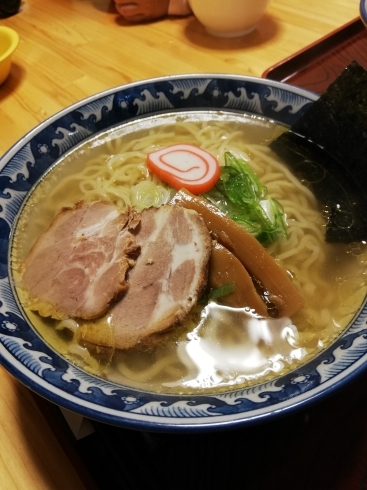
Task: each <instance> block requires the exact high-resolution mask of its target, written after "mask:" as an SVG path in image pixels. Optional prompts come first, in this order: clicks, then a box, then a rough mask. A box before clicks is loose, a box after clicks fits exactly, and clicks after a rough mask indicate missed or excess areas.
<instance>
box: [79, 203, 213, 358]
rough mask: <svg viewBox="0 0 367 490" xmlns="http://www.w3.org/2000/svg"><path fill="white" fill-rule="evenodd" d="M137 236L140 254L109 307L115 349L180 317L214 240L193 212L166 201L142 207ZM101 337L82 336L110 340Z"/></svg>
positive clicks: (198, 288) (201, 284)
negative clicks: (122, 292) (122, 289)
mask: <svg viewBox="0 0 367 490" xmlns="http://www.w3.org/2000/svg"><path fill="white" fill-rule="evenodd" d="M136 239H137V244H138V245H139V246H140V249H141V253H140V255H139V257H138V258H137V260H136V264H135V267H134V268H133V269H131V270H130V271H129V274H128V283H129V289H128V291H127V293H126V294H125V295H124V297H123V298H122V299H121V300H120V301H118V302H117V303H116V304H115V305H114V306H113V307H112V309H111V311H110V313H111V316H110V318H111V320H110V325H111V326H112V333H113V338H114V346H115V348H117V349H128V348H131V347H133V346H134V345H136V344H138V343H139V342H141V341H144V342H145V341H146V340H147V339H148V337H149V336H150V335H152V334H155V333H159V332H162V331H164V330H166V329H168V328H169V327H171V326H173V325H174V324H176V323H178V322H180V321H181V320H183V318H184V317H185V316H186V315H187V314H188V313H189V312H190V310H191V309H192V308H193V306H195V304H196V302H197V300H198V297H199V295H200V293H201V292H202V291H203V289H204V288H205V286H206V282H207V265H208V261H209V258H210V253H211V247H212V241H211V237H210V235H209V232H208V229H207V227H206V225H205V223H204V221H203V220H202V218H201V217H200V216H199V214H198V213H196V212H195V211H191V210H187V209H185V208H181V207H179V206H169V205H167V206H162V207H160V208H158V209H157V208H150V209H148V210H144V211H143V212H142V213H141V222H140V225H139V229H138V231H137V235H136ZM90 333H92V330H90ZM102 337H103V334H102V332H101V331H99V332H98V341H97V334H96V337H95V339H93V334H92V335H90V336H89V335H88V334H87V335H86V336H84V340H85V341H87V342H90V343H100V344H104V345H108V339H109V338H110V332H106V342H103V339H102ZM148 342H149V339H148Z"/></svg>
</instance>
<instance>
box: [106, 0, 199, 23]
mask: <svg viewBox="0 0 367 490" xmlns="http://www.w3.org/2000/svg"><path fill="white" fill-rule="evenodd" d="M114 2H115V5H116V10H117V12H118V13H119V14H120V15H122V17H124V19H126V20H128V21H129V22H144V21H147V20H154V19H159V18H161V17H164V16H166V15H167V14H168V15H188V14H190V13H191V9H190V7H189V5H188V0H114Z"/></svg>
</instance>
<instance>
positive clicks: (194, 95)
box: [0, 75, 367, 431]
mask: <svg viewBox="0 0 367 490" xmlns="http://www.w3.org/2000/svg"><path fill="white" fill-rule="evenodd" d="M316 98H317V96H316V95H314V94H312V93H310V92H307V91H305V90H302V89H299V88H295V87H291V86H287V85H285V84H281V83H278V82H272V81H268V80H262V79H255V78H250V77H242V76H231V75H194V76H190V75H183V76H172V77H165V78H159V79H154V80H147V81H143V82H138V83H133V84H130V85H126V86H122V87H118V88H115V89H111V90H108V91H106V92H104V93H101V94H98V95H95V96H93V97H90V98H88V99H86V100H83V101H81V102H79V103H77V104H74V105H73V106H71V107H69V108H67V109H65V110H63V111H61V112H60V113H58V114H56V115H55V116H53V117H51V118H50V119H48V120H47V121H45V122H44V123H42V124H40V125H39V126H38V127H37V128H35V129H34V130H33V131H31V132H30V133H29V134H28V135H26V136H25V137H24V138H22V139H21V140H20V141H19V142H18V143H17V144H16V145H15V146H14V147H13V148H11V149H10V150H9V151H8V152H7V154H6V155H4V157H3V158H2V159H1V166H0V168H1V170H0V205H1V207H0V254H1V258H0V301H1V306H0V361H1V363H2V364H3V366H4V367H5V368H6V369H7V370H8V371H9V372H10V373H12V374H13V375H14V376H15V377H16V378H18V379H19V380H20V381H21V382H23V383H24V384H25V385H26V386H28V387H29V388H30V389H32V390H34V391H35V392H36V393H38V394H40V395H42V396H43V397H45V398H46V399H48V400H50V401H52V402H54V403H56V404H58V405H60V406H62V407H65V408H67V409H69V410H72V411H74V412H77V413H79V414H82V415H84V416H86V417H90V418H92V419H97V420H99V421H102V422H106V423H111V424H115V425H119V426H124V427H130V428H136V429H144V430H168V431H186V430H209V429H210V430H211V429H215V428H225V427H233V426H236V425H240V424H244V423H249V422H251V421H256V420H262V419H269V418H272V417H275V416H277V415H278V414H280V413H286V412H289V411H291V410H293V409H295V408H296V407H301V406H305V405H306V404H309V403H311V402H313V401H314V400H316V399H320V398H322V397H324V396H325V395H327V394H330V393H332V392H334V390H336V389H337V388H338V387H340V386H342V385H343V384H345V383H347V382H349V381H350V380H351V379H352V378H354V377H355V376H356V375H357V374H358V373H359V372H361V371H362V370H364V369H365V368H366V366H367V322H366V318H367V307H366V306H365V307H364V308H363V310H362V311H360V313H359V314H358V315H357V317H356V318H355V320H354V321H353V322H352V324H351V325H350V326H349V328H348V329H347V330H346V331H345V332H344V333H343V335H342V336H341V337H339V338H338V339H337V340H336V341H335V342H334V344H333V345H331V347H329V348H328V349H327V350H325V351H323V352H322V353H320V354H319V355H318V357H316V358H315V359H314V360H313V361H312V362H309V363H308V364H305V365H304V366H302V367H300V368H298V369H297V370H296V371H293V372H291V373H290V374H287V375H285V376H283V377H280V378H277V379H275V380H274V381H271V382H267V383H264V384H259V385H257V386H254V387H251V388H248V389H239V390H237V391H230V392H228V393H222V394H218V395H209V396H208V395H203V396H199V395H198V396H189V395H185V396H177V395H165V394H154V393H149V392H143V391H138V390H134V389H128V388H124V387H122V386H121V385H117V384H114V383H112V382H108V381H105V380H103V379H101V378H97V377H94V376H92V375H89V374H87V373H86V372H84V371H82V370H81V369H79V368H77V367H76V366H75V365H73V364H70V363H68V362H67V361H66V360H65V359H64V358H62V357H61V356H60V355H58V354H57V353H56V352H54V351H53V350H52V349H51V348H50V347H49V346H48V345H46V344H45V343H44V341H43V340H42V339H41V338H40V337H39V336H38V335H37V333H36V332H35V330H34V329H33V328H32V327H31V325H30V324H29V323H27V320H26V319H25V316H24V315H23V314H22V310H21V309H20V306H19V304H18V303H17V300H16V297H15V295H14V292H13V289H12V281H11V277H10V274H11V273H10V270H9V267H8V264H9V248H10V247H9V246H10V244H11V238H9V237H11V229H12V224H13V223H14V220H15V219H16V216H17V213H18V211H19V209H20V208H21V206H22V203H23V201H24V200H25V198H26V196H27V193H28V192H29V191H30V189H31V188H32V186H34V184H35V183H36V182H37V181H38V180H39V179H40V178H41V177H42V175H43V174H44V173H45V172H46V171H47V170H48V169H49V168H50V167H51V166H52V165H53V164H54V163H55V162H56V161H57V160H58V159H60V157H61V156H62V155H64V154H65V153H66V152H68V151H70V149H71V148H72V147H74V146H75V145H78V144H80V143H81V142H84V141H85V140H86V139H88V138H90V137H92V136H94V135H95V134H96V133H98V132H100V131H105V130H106V129H108V128H111V127H113V126H117V125H121V124H124V123H126V122H129V121H131V120H133V119H136V118H143V117H146V116H152V115H155V114H161V113H166V112H176V111H187V110H200V109H203V110H207V109H212V110H213V109H214V110H226V111H234V112H238V111H239V112H247V113H253V114H257V115H261V116H265V117H268V118H271V119H273V120H275V121H278V122H281V123H284V124H287V125H291V124H293V123H294V122H295V121H296V120H297V119H298V118H299V117H300V116H301V115H302V114H303V113H304V112H305V111H306V110H307V108H308V107H309V106H310V105H311V104H312V103H313V102H314V101H315V100H316Z"/></svg>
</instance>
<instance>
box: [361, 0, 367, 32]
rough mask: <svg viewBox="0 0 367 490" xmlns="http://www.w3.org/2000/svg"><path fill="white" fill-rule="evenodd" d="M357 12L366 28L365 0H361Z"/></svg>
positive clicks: (366, 4)
mask: <svg viewBox="0 0 367 490" xmlns="http://www.w3.org/2000/svg"><path fill="white" fill-rule="evenodd" d="M359 14H360V17H361V19H362V22H363V24H364V25H365V27H366V28H367V0H361V1H360V4H359Z"/></svg>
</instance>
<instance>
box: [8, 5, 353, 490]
mask: <svg viewBox="0 0 367 490" xmlns="http://www.w3.org/2000/svg"><path fill="white" fill-rule="evenodd" d="M358 5H359V0H303V1H300V0H273V1H272V3H271V5H270V8H269V10H268V13H267V15H266V16H265V17H264V18H263V20H262V21H261V23H260V25H259V26H258V28H257V30H256V31H255V32H253V33H252V34H250V35H248V36H247V37H243V38H236V39H220V38H214V37H210V36H208V35H207V34H206V33H205V31H204V29H203V27H202V26H201V25H200V24H199V22H198V21H197V20H196V19H195V18H194V17H193V16H189V17H186V18H167V19H163V20H159V21H157V22H153V23H149V24H141V25H129V24H127V23H126V22H125V21H123V20H121V19H119V18H118V17H117V16H116V14H115V11H114V7H113V5H112V4H110V2H109V0H24V1H23V4H22V7H21V11H20V12H19V13H18V14H17V15H15V16H13V17H10V18H7V19H2V20H0V24H1V25H6V26H9V27H12V28H14V29H15V30H16V31H17V32H18V33H19V36H20V43H19V47H18V49H17V51H16V53H15V55H14V63H13V66H12V70H11V74H10V76H9V78H8V79H7V80H6V82H5V83H4V84H3V85H2V86H0V155H2V154H3V153H5V152H6V151H7V150H8V149H9V148H10V147H11V145H13V144H14V143H15V142H16V141H17V140H18V139H19V138H21V137H22V136H23V135H24V134H25V133H27V132H28V131H29V130H31V129H32V128H33V127H34V126H36V125H37V124H38V123H40V122H42V121H43V120H45V119H46V118H47V117H49V116H51V115H53V114H54V113H56V112H57V111H59V110H61V109H63V108H64V107H66V106H68V105H70V104H72V103H74V102H76V101H78V100H80V99H82V98H84V97H87V96H89V95H92V94H95V93H97V92H100V91H102V90H105V89H108V88H111V87H114V86H117V85H121V84H124V83H128V82H132V81H136V80H140V79H145V78H151V77H157V76H161V75H168V74H178V73H203V72H211V73H214V72H218V73H235V74H244V75H253V76H261V74H262V73H263V72H264V71H265V70H266V69H267V68H268V67H269V66H272V65H273V64H275V63H278V62H279V61H281V60H282V59H284V58H286V57H288V56H290V55H291V54H292V53H294V52H296V51H299V50H300V49H302V48H304V47H305V46H307V45H309V44H311V43H313V42H315V41H317V40H318V39H319V38H321V37H323V36H325V35H326V34H328V33H330V32H331V31H333V30H334V29H337V28H338V27H340V26H342V25H344V24H345V23H346V22H349V21H350V20H352V19H354V18H356V17H357V16H358ZM0 414H1V422H0V489H1V490H2V489H4V490H12V489H27V490H32V489H37V490H41V489H47V490H50V489H51V490H58V489H68V490H74V489H81V488H86V487H88V485H85V483H84V484H83V483H82V481H81V479H80V476H79V475H77V473H76V472H75V470H74V468H73V467H72V465H70V462H69V459H68V458H67V457H66V455H65V454H64V452H63V450H62V448H61V446H60V444H59V442H58V440H57V438H56V436H55V433H53V432H52V431H51V429H50V428H49V426H48V425H47V424H46V422H45V420H44V418H43V414H42V413H41V411H40V410H39V408H38V406H37V404H36V403H35V402H34V399H33V397H32V396H31V395H30V393H29V392H28V390H27V388H25V387H24V386H22V385H21V384H20V383H19V382H18V381H16V380H15V379H13V378H12V377H11V376H10V375H9V374H8V373H7V372H6V371H5V370H4V369H3V368H1V367H0ZM269 488H270V487H269ZM294 488H296V487H294ZM345 488H348V487H345ZM350 488H351V487H350Z"/></svg>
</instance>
